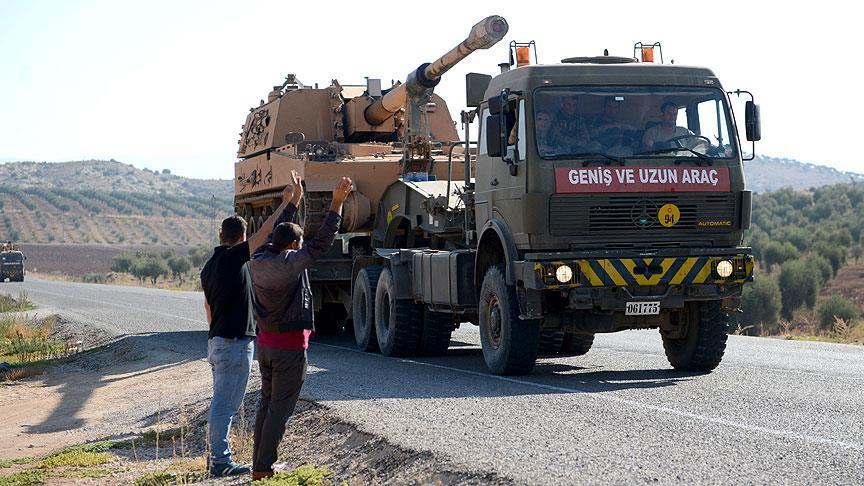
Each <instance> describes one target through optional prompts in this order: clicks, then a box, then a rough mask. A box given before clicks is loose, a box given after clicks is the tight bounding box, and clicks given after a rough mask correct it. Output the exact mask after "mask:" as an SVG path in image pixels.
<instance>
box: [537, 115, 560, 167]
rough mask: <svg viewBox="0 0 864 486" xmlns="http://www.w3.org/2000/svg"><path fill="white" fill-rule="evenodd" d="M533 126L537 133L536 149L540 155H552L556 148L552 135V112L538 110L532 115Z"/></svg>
mask: <svg viewBox="0 0 864 486" xmlns="http://www.w3.org/2000/svg"><path fill="white" fill-rule="evenodd" d="M534 127H535V129H536V133H537V151H538V152H539V153H540V155H541V156H545V155H553V154H555V153H556V152H557V151H558V149H557V148H556V144H555V140H554V139H553V137H552V114H551V113H549V112H548V111H545V110H544V111H538V112H537V115H536V116H535V117H534Z"/></svg>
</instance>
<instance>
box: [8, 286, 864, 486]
mask: <svg viewBox="0 0 864 486" xmlns="http://www.w3.org/2000/svg"><path fill="white" fill-rule="evenodd" d="M18 285H19V284H8V283H7V284H3V285H2V286H0V292H9V293H13V294H17V286H18ZM21 285H23V288H24V289H25V290H26V291H27V293H28V296H29V297H30V299H31V300H33V301H34V302H35V303H37V304H38V305H40V306H43V307H45V308H49V309H54V310H57V311H59V312H61V313H62V314H64V315H65V316H67V317H69V318H70V319H73V320H75V321H80V322H89V323H90V324H92V325H96V326H98V327H100V328H103V329H105V330H106V331H107V332H110V333H117V334H122V333H141V332H172V331H188V330H201V329H203V328H204V326H205V324H204V317H203V308H202V295H201V294H200V293H192V292H172V291H159V290H152V289H138V288H130V287H112V286H103V285H93V284H70V283H58V282H41V281H34V280H29V281H27V282H25V283H24V284H21ZM351 344H352V343H351V342H350V341H349V340H347V339H330V340H325V341H319V342H315V343H314V344H313V345H312V347H311V349H310V351H309V358H310V369H309V372H310V375H309V377H308V378H307V382H306V385H305V387H304V392H303V394H304V396H305V397H306V398H309V399H312V400H316V401H319V402H322V403H324V404H326V405H328V406H329V407H331V408H332V409H333V410H334V411H335V412H336V413H338V414H339V415H340V416H341V417H343V418H345V419H346V420H349V421H351V422H353V423H355V424H357V425H358V427H359V428H360V429H362V430H365V431H367V432H371V433H374V434H377V435H380V436H383V437H385V438H386V439H388V440H390V441H391V442H394V443H396V444H399V445H401V446H404V447H409V448H413V449H416V450H428V451H432V452H434V453H435V454H437V455H439V456H440V457H443V458H445V459H446V460H448V461H449V462H452V463H453V464H454V465H456V466H458V467H461V468H464V469H468V470H472V471H494V472H497V473H498V474H500V475H502V476H505V477H509V478H512V479H513V480H515V481H516V482H519V483H529V484H581V483H627V484H630V483H642V482H651V483H654V482H659V483H702V484H704V483H723V484H727V483H757V484H764V483H784V484H813V483H820V484H864V347H861V346H849V345H836V344H825V343H811V342H795V341H782V340H774V339H764V338H748V337H738V336H731V337H730V339H729V345H728V347H727V352H726V357H725V358H724V360H723V363H722V364H721V365H720V367H719V368H718V369H717V370H716V371H715V372H713V373H711V374H708V375H691V374H682V373H676V372H673V371H671V370H670V368H669V365H668V363H667V361H666V358H665V356H664V354H663V349H662V346H661V343H660V338H659V335H658V334H657V333H656V332H649V331H634V332H626V333H617V334H610V335H599V336H598V337H597V339H596V341H595V344H594V348H593V349H592V350H591V352H589V353H588V354H587V355H585V356H582V357H574V358H559V359H544V360H541V361H540V362H538V365H537V367H536V368H535V371H534V373H533V374H532V375H530V376H525V377H496V376H492V375H489V374H488V373H487V372H486V368H485V365H484V363H483V358H482V355H481V353H480V348H479V336H478V333H477V330H476V328H474V327H473V326H471V325H470V324H466V325H464V326H463V328H462V329H460V330H459V331H457V332H456V333H455V334H454V341H453V343H451V349H450V352H449V355H448V356H446V357H442V358H429V359H414V360H407V359H392V358H384V357H382V356H380V355H373V354H366V353H360V352H357V351H355V350H354V349H353V348H352V345H351ZM201 345H202V346H203V345H204V343H203V342H202V343H201ZM196 351H197V352H198V353H199V356H200V350H196Z"/></svg>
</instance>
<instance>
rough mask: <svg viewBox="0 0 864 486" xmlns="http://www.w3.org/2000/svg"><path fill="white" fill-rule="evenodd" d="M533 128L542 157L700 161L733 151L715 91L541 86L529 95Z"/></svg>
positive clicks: (727, 119)
mask: <svg viewBox="0 0 864 486" xmlns="http://www.w3.org/2000/svg"><path fill="white" fill-rule="evenodd" d="M534 130H535V132H534V133H535V141H536V146H537V152H538V154H539V155H540V156H541V157H543V158H546V159H558V158H566V157H579V156H589V155H590V156H593V157H596V156H598V155H600V156H604V155H605V156H608V157H612V158H615V159H620V158H622V157H630V156H640V157H671V158H677V157H694V158H696V157H698V158H702V159H704V158H706V157H708V158H728V157H733V156H734V155H735V154H736V153H737V149H736V141H735V137H734V133H735V132H734V131H733V130H732V121H731V118H730V116H729V109H728V105H727V103H726V97H725V94H724V93H723V92H722V91H721V90H719V89H702V88H670V87H668V86H667V87H659V86H640V87H629V88H622V87H616V88H614V89H605V88H604V89H596V88H580V87H573V88H541V89H538V90H537V91H536V92H535V95H534ZM730 134H732V135H733V136H730Z"/></svg>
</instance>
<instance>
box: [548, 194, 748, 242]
mask: <svg viewBox="0 0 864 486" xmlns="http://www.w3.org/2000/svg"><path fill="white" fill-rule="evenodd" d="M666 204H674V205H675V206H676V207H677V208H678V210H679V211H680V219H679V220H678V222H677V223H676V224H675V225H674V226H671V227H665V226H663V225H661V224H660V221H659V220H658V212H659V211H660V208H662V207H663V206H664V205H666ZM735 219H736V218H735V198H734V194H732V193H723V194H641V195H630V194H628V195H617V194H616V195H599V194H590V195H588V194H556V195H554V196H552V197H551V199H550V202H549V227H550V228H551V233H552V235H553V236H585V235H589V236H594V235H599V234H625V233H633V232H634V231H636V232H638V233H637V234H655V233H665V234H669V233H674V234H681V233H685V234H705V233H715V234H716V233H728V232H730V231H732V230H733V228H734V227H735V226H736V224H737V221H735ZM728 222H731V225H728V226H727V225H724V223H728ZM700 224H702V225H704V226H700Z"/></svg>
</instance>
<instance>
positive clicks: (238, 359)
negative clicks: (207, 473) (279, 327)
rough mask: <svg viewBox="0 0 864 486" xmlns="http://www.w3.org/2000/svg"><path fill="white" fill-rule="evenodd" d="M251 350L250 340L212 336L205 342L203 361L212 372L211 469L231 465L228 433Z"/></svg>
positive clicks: (242, 390) (245, 381)
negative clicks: (221, 465)
mask: <svg viewBox="0 0 864 486" xmlns="http://www.w3.org/2000/svg"><path fill="white" fill-rule="evenodd" d="M254 349H255V340H254V339H253V338H240V339H225V338H221V337H218V336H216V337H212V338H210V339H209V340H208V341H207V361H209V362H210V368H211V370H212V371H213V400H212V401H211V402H210V415H209V417H208V425H209V432H210V464H211V466H212V465H214V464H224V463H227V462H230V461H231V446H229V445H228V430H229V429H230V428H231V421H232V420H233V419H234V415H236V414H237V410H239V409H240V404H241V403H243V397H244V396H245V395H246V385H247V384H248V383H249V368H250V366H251V365H252V354H253V351H254Z"/></svg>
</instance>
